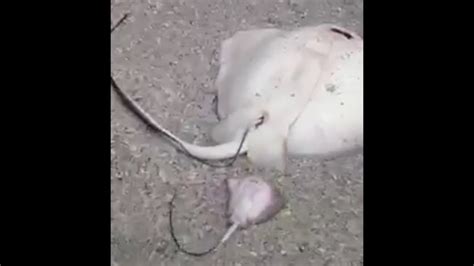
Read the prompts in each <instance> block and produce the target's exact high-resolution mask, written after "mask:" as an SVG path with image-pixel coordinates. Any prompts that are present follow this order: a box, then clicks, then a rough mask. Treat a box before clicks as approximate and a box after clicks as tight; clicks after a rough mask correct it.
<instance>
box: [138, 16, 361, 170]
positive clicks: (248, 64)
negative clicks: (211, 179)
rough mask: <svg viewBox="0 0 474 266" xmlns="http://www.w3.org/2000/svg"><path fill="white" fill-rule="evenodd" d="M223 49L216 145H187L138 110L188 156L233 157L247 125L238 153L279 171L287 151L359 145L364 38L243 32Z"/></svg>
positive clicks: (326, 32)
mask: <svg viewBox="0 0 474 266" xmlns="http://www.w3.org/2000/svg"><path fill="white" fill-rule="evenodd" d="M220 54H221V55H220V69H219V73H218V77H217V80H216V89H217V94H218V106H217V107H218V108H217V109H218V115H219V117H220V118H221V120H220V122H219V123H218V124H217V125H216V126H215V127H214V129H213V131H212V138H213V140H214V141H215V142H216V143H217V145H216V146H209V147H202V146H197V145H194V144H190V143H187V142H184V141H182V140H181V139H179V138H178V137H176V136H175V135H173V134H172V133H171V132H169V131H167V130H166V129H164V128H163V127H162V126H160V125H159V124H158V123H156V122H155V121H154V120H153V119H151V117H149V115H147V114H145V113H144V111H143V110H140V111H141V112H143V113H144V115H145V116H148V117H145V118H146V119H147V120H150V119H151V120H153V123H154V124H155V125H154V126H155V127H157V128H158V129H159V130H160V131H163V132H164V133H165V134H166V135H167V136H169V137H170V138H172V139H173V140H174V141H176V142H178V143H179V144H180V146H181V147H182V148H184V149H186V151H187V152H188V153H190V154H191V155H193V156H195V157H197V158H200V159H211V160H218V159H226V158H230V157H232V156H233V155H234V153H235V152H236V150H237V148H238V146H239V144H240V141H241V139H242V137H243V136H244V133H245V131H246V130H250V131H249V132H248V135H247V138H246V139H245V141H244V143H243V146H242V149H241V151H240V153H247V156H248V158H249V159H250V161H251V162H252V163H254V164H255V165H257V166H264V167H270V168H276V169H279V170H283V171H284V170H285V168H286V159H287V156H289V155H290V156H292V155H323V156H324V155H332V154H337V153H342V152H346V151H350V150H354V149H357V148H360V147H362V145H363V40H362V38H361V37H360V36H358V35H357V34H356V33H354V32H352V31H349V30H347V29H344V28H342V27H339V26H336V25H330V24H323V25H320V26H314V27H304V28H300V29H297V30H293V31H284V30H280V29H256V30H248V31H240V32H237V33H236V34H234V36H232V37H231V38H229V39H227V40H225V41H224V42H223V43H222V47H221V53H220ZM133 104H135V105H136V103H133ZM136 108H139V107H137V106H136ZM262 117H263V122H262Z"/></svg>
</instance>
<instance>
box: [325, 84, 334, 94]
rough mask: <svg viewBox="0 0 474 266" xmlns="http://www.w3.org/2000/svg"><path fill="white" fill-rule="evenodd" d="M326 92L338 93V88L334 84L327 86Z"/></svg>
mask: <svg viewBox="0 0 474 266" xmlns="http://www.w3.org/2000/svg"><path fill="white" fill-rule="evenodd" d="M326 91H327V92H330V93H333V92H335V91H336V86H335V85H334V84H326Z"/></svg>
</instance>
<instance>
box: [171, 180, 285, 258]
mask: <svg viewBox="0 0 474 266" xmlns="http://www.w3.org/2000/svg"><path fill="white" fill-rule="evenodd" d="M226 189H227V193H228V199H227V213H226V215H227V217H228V219H229V221H228V222H229V224H230V227H229V228H228V229H227V231H226V233H225V234H224V236H223V237H222V238H221V240H220V241H219V242H218V243H217V244H216V245H214V246H213V247H211V248H210V249H208V250H206V251H204V252H191V251H187V250H186V249H184V248H183V247H181V245H180V244H179V242H178V240H177V239H176V236H175V234H174V228H173V218H172V217H173V200H174V196H173V199H172V200H171V201H170V205H169V223H170V233H171V237H172V238H173V241H174V242H175V244H176V246H177V247H178V249H179V250H180V251H181V252H183V253H185V254H188V255H191V256H203V255H206V254H209V253H210V252H212V251H214V250H216V249H217V248H218V247H220V246H221V245H223V244H224V243H225V242H226V241H227V240H228V239H229V237H230V236H231V235H232V234H233V233H234V232H235V231H236V230H237V229H238V228H242V229H246V228H248V227H249V226H251V225H258V224H261V223H264V222H266V221H268V220H270V219H271V218H273V217H274V216H275V215H276V214H277V213H278V212H279V211H280V210H281V209H282V208H283V207H284V205H285V200H284V199H283V196H282V194H281V193H280V191H279V190H278V189H276V188H275V187H274V186H272V185H270V184H269V183H267V182H265V181H264V180H263V179H262V178H261V177H258V176H249V177H246V178H244V179H233V178H230V179H227V180H226Z"/></svg>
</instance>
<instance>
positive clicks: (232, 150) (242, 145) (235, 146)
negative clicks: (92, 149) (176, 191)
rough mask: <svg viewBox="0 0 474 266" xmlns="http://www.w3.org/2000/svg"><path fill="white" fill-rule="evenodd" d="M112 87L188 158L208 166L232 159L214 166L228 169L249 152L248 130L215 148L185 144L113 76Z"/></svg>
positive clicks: (136, 112)
mask: <svg viewBox="0 0 474 266" xmlns="http://www.w3.org/2000/svg"><path fill="white" fill-rule="evenodd" d="M111 85H112V87H113V88H114V90H115V92H116V93H117V94H118V95H119V96H120V98H121V100H122V101H123V102H124V103H125V105H126V106H127V107H128V108H129V109H131V110H132V111H133V112H134V113H135V114H136V115H137V116H138V117H139V118H140V119H141V120H143V121H144V122H145V123H146V124H148V125H149V126H150V127H151V128H152V129H154V130H155V131H157V132H159V133H160V134H163V135H164V136H166V137H167V138H168V139H170V140H171V141H172V143H173V144H175V145H177V146H178V147H179V149H180V150H181V151H183V152H184V153H186V154H187V155H188V156H190V157H193V158H194V159H196V160H198V161H201V162H203V163H206V164H210V163H209V162H206V160H224V159H232V160H231V161H230V162H229V163H227V164H225V165H212V164H210V165H212V166H215V167H226V166H229V165H231V164H232V163H233V162H234V161H235V160H236V159H237V157H238V156H239V155H240V154H243V153H245V152H247V141H246V137H247V133H248V129H247V130H246V131H245V132H243V133H242V134H238V136H237V137H236V138H235V139H234V140H232V141H229V142H226V143H222V144H219V145H215V146H207V147H206V146H198V145H194V144H191V143H188V142H185V141H183V140H181V139H180V138H178V137H177V136H175V135H174V134H173V133H171V132H170V131H168V130H167V129H166V128H164V127H163V126H161V125H160V124H159V123H158V122H156V121H155V119H153V118H152V117H151V116H150V114H148V113H147V112H146V111H145V110H144V109H143V108H142V107H141V106H140V105H139V104H138V103H136V102H135V101H134V100H133V99H132V98H131V97H130V96H129V95H128V94H126V93H125V92H124V91H123V90H122V89H121V88H120V87H119V86H118V85H117V83H116V82H115V80H114V78H113V77H112V76H111Z"/></svg>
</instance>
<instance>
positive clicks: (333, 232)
mask: <svg viewBox="0 0 474 266" xmlns="http://www.w3.org/2000/svg"><path fill="white" fill-rule="evenodd" d="M111 8H112V21H114V22H115V21H117V20H118V19H119V18H120V17H121V16H122V14H123V13H125V12H132V15H131V17H130V19H129V20H128V21H127V23H126V24H124V25H122V27H120V28H119V29H118V30H117V31H115V32H114V34H113V36H112V44H111V45H112V71H113V73H114V76H115V77H116V79H117V82H118V83H119V84H120V85H121V86H122V87H123V88H124V89H125V90H126V91H127V92H128V93H130V94H132V95H133V96H134V98H136V99H137V100H139V102H140V103H141V105H142V106H143V107H144V108H146V109H147V110H148V111H149V112H150V113H151V114H152V115H153V116H154V117H155V118H156V119H157V120H158V121H160V122H161V123H162V124H163V125H164V126H166V127H167V128H168V129H170V130H171V131H173V132H175V133H176V134H177V135H179V136H180V137H182V138H183V139H186V140H188V141H192V142H194V143H200V144H210V143H211V141H210V139H209V130H210V128H211V126H212V125H213V124H214V123H215V122H216V121H217V118H216V115H215V114H214V112H213V109H212V108H213V105H212V99H213V97H214V94H213V89H214V87H213V82H214V79H215V76H216V74H217V70H218V65H217V58H218V53H219V46H220V43H221V41H222V40H224V39H225V38H228V37H229V36H231V35H232V34H233V33H235V32H236V31H238V30H242V29H250V28H257V27H269V26H275V27H282V28H294V27H297V26H302V25H310V24H319V23H323V22H333V23H337V24H339V25H342V26H345V27H348V28H350V29H352V30H355V31H357V32H358V33H359V34H361V35H362V34H363V32H362V25H363V24H362V21H363V20H362V16H363V11H362V10H363V3H362V0H294V1H287V0H285V1H283V0H281V1H278V0H273V1H269V0H254V1H251V0H248V1H244V0H241V1H230V0H225V1H223V0H218V1H215V0H141V1H131V0H116V1H112V4H111ZM111 94H112V103H111V104H112V108H111V118H112V124H111V136H112V143H111V168H112V175H111V184H112V186H111V204H112V209H111V242H112V244H111V250H112V253H111V259H112V265H327V266H329V265H360V264H361V261H362V251H363V245H362V241H363V239H362V233H363V231H362V224H363V222H362V214H363V208H362V204H363V189H362V186H363V166H362V164H363V156H362V155H360V154H358V155H351V156H345V157H340V158H335V159H331V160H316V159H309V158H307V159H293V160H291V162H290V173H291V174H290V176H287V177H282V176H279V175H277V174H274V173H266V176H265V178H266V179H267V180H269V181H270V182H273V183H274V184H275V185H276V186H278V187H279V188H280V189H281V190H282V192H283V194H284V195H285V198H286V200H287V207H286V208H285V209H284V210H283V211H282V212H281V213H280V214H279V215H278V216H277V217H275V219H273V220H271V221H270V222H268V223H265V224H263V225H260V226H257V227H253V228H250V229H248V230H245V231H240V232H238V233H237V234H235V235H234V236H233V237H232V238H231V239H230V240H229V242H228V243H227V245H226V246H224V247H222V248H221V249H220V250H219V251H218V252H216V253H214V254H211V255H208V256H206V257H201V258H195V257H189V256H186V255H184V254H182V253H179V252H177V250H176V247H175V245H174V243H173V242H172V241H171V238H170V234H169V229H168V209H167V202H168V200H169V199H170V197H171V195H172V189H173V188H176V189H177V190H178V191H179V193H180V194H179V196H178V198H177V199H176V202H175V206H176V212H175V228H176V233H177V235H178V238H179V240H180V241H181V242H182V243H183V244H184V245H185V246H186V248H187V249H191V250H194V251H201V250H205V249H206V248H207V247H209V246H211V245H212V244H214V243H215V242H216V241H217V240H218V238H219V237H220V236H221V235H222V234H223V232H224V231H225V220H224V217H223V213H224V208H225V205H224V204H225V198H224V193H223V186H222V184H223V183H222V182H223V181H224V179H225V178H227V177H242V176H244V175H248V174H250V173H254V172H255V171H257V170H256V169H252V167H250V166H249V164H248V163H247V162H246V160H245V159H243V158H242V159H239V160H238V161H237V163H236V164H235V166H234V167H231V168H228V169H215V168H211V167H208V166H205V165H202V164H201V163H198V162H196V161H193V160H191V159H189V158H188V157H186V156H185V155H184V154H182V153H179V152H177V151H176V150H175V148H174V147H173V146H171V145H170V144H169V143H168V142H167V140H166V139H163V138H161V137H159V136H157V135H156V134H154V133H153V132H151V131H150V130H148V129H147V128H146V126H145V125H144V124H143V123H142V122H141V121H139V120H138V119H137V118H136V117H135V116H133V115H132V114H131V113H130V112H129V111H128V110H127V109H126V108H124V106H123V105H122V103H121V102H120V101H118V98H117V96H116V95H115V93H113V91H112V90H111Z"/></svg>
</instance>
